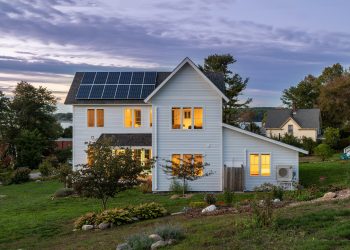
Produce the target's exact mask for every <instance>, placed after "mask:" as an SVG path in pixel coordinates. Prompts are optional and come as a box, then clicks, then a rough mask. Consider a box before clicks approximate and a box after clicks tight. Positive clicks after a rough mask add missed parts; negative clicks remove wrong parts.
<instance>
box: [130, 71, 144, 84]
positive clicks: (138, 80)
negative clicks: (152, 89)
mask: <svg viewBox="0 0 350 250" xmlns="http://www.w3.org/2000/svg"><path fill="white" fill-rule="evenodd" d="M144 75H145V72H134V73H133V74H132V80H131V84H142V83H143V77H144Z"/></svg>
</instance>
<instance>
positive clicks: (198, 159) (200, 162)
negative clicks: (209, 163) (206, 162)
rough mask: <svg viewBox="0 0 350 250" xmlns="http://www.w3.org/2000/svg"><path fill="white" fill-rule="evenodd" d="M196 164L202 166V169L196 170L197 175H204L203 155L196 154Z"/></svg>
mask: <svg viewBox="0 0 350 250" xmlns="http://www.w3.org/2000/svg"><path fill="white" fill-rule="evenodd" d="M194 163H195V164H196V166H198V165H199V166H201V167H200V168H197V169H196V175H198V176H202V175H203V155H201V154H195V155H194Z"/></svg>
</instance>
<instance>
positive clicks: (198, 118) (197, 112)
mask: <svg viewBox="0 0 350 250" xmlns="http://www.w3.org/2000/svg"><path fill="white" fill-rule="evenodd" d="M202 128H203V108H194V129H202Z"/></svg>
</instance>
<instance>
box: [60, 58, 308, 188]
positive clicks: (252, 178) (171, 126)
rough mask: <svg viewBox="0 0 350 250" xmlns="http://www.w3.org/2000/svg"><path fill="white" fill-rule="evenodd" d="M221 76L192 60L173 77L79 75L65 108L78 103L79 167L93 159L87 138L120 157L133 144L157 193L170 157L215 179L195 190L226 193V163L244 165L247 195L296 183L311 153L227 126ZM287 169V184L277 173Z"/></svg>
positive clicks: (76, 146) (166, 180) (75, 161)
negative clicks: (149, 166)
mask: <svg viewBox="0 0 350 250" xmlns="http://www.w3.org/2000/svg"><path fill="white" fill-rule="evenodd" d="M224 92H225V85H224V78H223V75H222V74H217V73H203V72H201V71H200V70H199V69H198V67H197V66H196V65H195V64H194V63H193V62H192V61H191V60H190V59H188V58H185V59H184V60H183V61H182V62H181V63H180V64H179V65H178V66H177V67H176V68H175V69H174V70H173V71H172V72H146V73H145V72H108V73H107V72H97V73H95V72H85V73H82V72H78V73H76V74H75V77H74V79H73V83H72V85H71V88H70V90H69V93H68V95H67V98H66V101H65V104H71V105H73V135H74V136H73V145H74V146H73V166H75V168H77V165H78V164H83V163H86V162H87V154H86V152H85V151H86V150H87V146H88V143H89V141H93V140H100V139H102V138H109V139H110V141H111V142H112V144H113V146H115V150H116V152H118V150H121V149H119V148H120V147H131V148H132V149H133V150H134V153H135V154H136V155H138V156H139V157H141V160H142V161H144V160H147V159H148V158H150V157H157V158H158V161H157V163H156V165H155V167H154V168H153V170H152V189H153V191H168V190H169V187H170V184H171V178H170V177H171V176H167V175H166V174H165V173H164V171H163V170H162V167H161V166H162V164H164V161H165V160H171V159H173V160H175V159H177V158H179V157H182V158H185V159H186V158H189V156H190V155H191V156H193V157H194V159H195V160H196V161H199V162H200V161H201V162H207V163H209V164H210V165H209V166H208V167H207V168H206V171H212V172H213V174H211V175H209V176H206V177H204V178H200V179H198V180H196V181H193V182H191V183H190V185H191V187H190V188H191V190H192V191H222V190H223V183H224V181H223V180H224V178H225V176H224V171H223V170H224V165H226V166H227V167H243V170H244V171H243V172H244V190H252V189H253V188H254V187H255V186H258V185H261V184H263V183H265V182H270V183H273V184H278V182H279V181H283V180H284V181H289V182H291V181H292V180H293V181H298V176H299V175H298V172H299V160H298V159H299V158H298V157H299V152H301V153H305V154H307V152H306V151H305V150H302V149H299V148H296V147H293V146H290V145H287V144H284V143H281V142H279V141H275V140H272V139H270V138H267V137H264V136H260V135H257V134H254V133H251V132H248V131H245V130H242V129H240V128H236V127H232V126H230V125H227V124H223V123H222V102H223V101H227V100H228V98H227V97H226V96H225V94H224ZM283 166H284V167H286V168H288V169H287V172H288V171H289V172H288V173H289V174H287V175H285V176H287V177H285V178H284V179H283V178H282V179H281V178H280V179H278V178H277V176H280V175H282V174H283V173H285V172H283V171H282V172H281V171H280V174H278V173H277V171H279V170H280V168H281V167H283Z"/></svg>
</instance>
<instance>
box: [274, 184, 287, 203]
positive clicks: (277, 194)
mask: <svg viewBox="0 0 350 250" xmlns="http://www.w3.org/2000/svg"><path fill="white" fill-rule="evenodd" d="M283 193H284V190H283V188H282V187H277V186H274V187H273V188H272V197H273V198H274V199H279V200H283Z"/></svg>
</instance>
